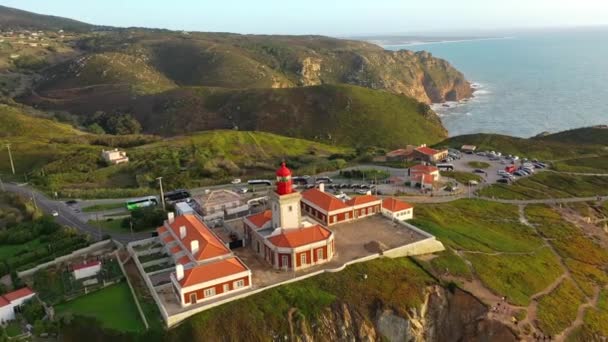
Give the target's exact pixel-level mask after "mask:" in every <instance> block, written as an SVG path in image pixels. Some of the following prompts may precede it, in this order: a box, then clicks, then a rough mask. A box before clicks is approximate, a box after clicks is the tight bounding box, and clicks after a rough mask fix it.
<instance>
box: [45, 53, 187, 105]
mask: <svg viewBox="0 0 608 342" xmlns="http://www.w3.org/2000/svg"><path fill="white" fill-rule="evenodd" d="M48 73H49V74H50V75H52V77H50V78H48V79H47V80H46V81H45V82H44V83H42V84H41V85H40V88H39V91H42V92H45V91H46V90H48V93H47V95H48V96H55V95H56V94H57V93H58V92H61V91H66V90H67V89H73V88H76V89H79V88H85V91H90V90H93V89H94V88H96V87H99V86H107V85H124V86H128V87H131V88H132V90H133V91H134V92H135V93H140V94H144V93H156V92H160V91H164V90H167V89H170V88H173V87H175V84H174V83H173V81H171V80H169V79H167V78H166V77H165V76H164V75H163V74H161V73H159V72H158V71H156V70H155V69H154V68H153V67H151V66H150V65H149V64H148V63H147V62H146V61H145V60H144V59H143V58H142V57H136V56H132V55H127V54H122V53H104V54H91V55H88V56H85V57H81V58H78V59H76V60H72V61H69V62H66V63H63V64H60V65H57V66H55V67H53V68H51V69H50V70H49V71H48Z"/></svg>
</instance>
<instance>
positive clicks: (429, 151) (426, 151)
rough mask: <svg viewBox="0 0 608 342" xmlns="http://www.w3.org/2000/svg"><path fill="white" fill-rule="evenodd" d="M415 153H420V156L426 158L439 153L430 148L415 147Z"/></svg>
mask: <svg viewBox="0 0 608 342" xmlns="http://www.w3.org/2000/svg"><path fill="white" fill-rule="evenodd" d="M416 151H418V152H420V153H422V154H426V155H427V156H434V155H436V154H437V153H439V152H440V151H437V150H436V149H433V148H430V147H426V146H423V147H417V148H416Z"/></svg>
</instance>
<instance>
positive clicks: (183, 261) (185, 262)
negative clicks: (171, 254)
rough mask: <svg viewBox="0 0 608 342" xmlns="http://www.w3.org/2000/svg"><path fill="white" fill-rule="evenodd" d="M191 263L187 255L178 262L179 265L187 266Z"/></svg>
mask: <svg viewBox="0 0 608 342" xmlns="http://www.w3.org/2000/svg"><path fill="white" fill-rule="evenodd" d="M189 262H190V258H189V257H188V256H187V255H184V256H183V257H181V258H179V260H178V261H177V263H178V264H182V265H185V264H187V263H189Z"/></svg>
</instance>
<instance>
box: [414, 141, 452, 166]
mask: <svg viewBox="0 0 608 342" xmlns="http://www.w3.org/2000/svg"><path fill="white" fill-rule="evenodd" d="M447 156H448V150H436V149H434V148H430V147H427V146H426V145H420V146H418V147H416V148H415V149H414V151H413V152H412V157H413V158H414V159H417V160H422V161H425V162H429V163H436V162H438V161H440V160H442V159H445V158H446V157H447Z"/></svg>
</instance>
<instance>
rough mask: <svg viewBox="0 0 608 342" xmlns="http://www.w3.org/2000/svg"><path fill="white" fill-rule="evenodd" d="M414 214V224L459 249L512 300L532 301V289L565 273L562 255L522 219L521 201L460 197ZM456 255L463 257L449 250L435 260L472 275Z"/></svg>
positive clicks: (488, 283)
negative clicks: (507, 203) (505, 202)
mask: <svg viewBox="0 0 608 342" xmlns="http://www.w3.org/2000/svg"><path fill="white" fill-rule="evenodd" d="M415 216H416V217H415V220H414V221H413V224H415V225H416V226H418V227H420V228H422V229H424V230H426V231H428V232H430V233H432V234H434V235H436V236H437V238H438V239H439V240H441V241H442V242H443V243H444V244H445V245H446V247H449V248H451V249H454V250H459V251H460V253H461V255H462V256H463V258H464V259H466V260H468V261H469V262H470V263H471V265H472V267H473V270H474V272H475V274H476V275H477V276H478V277H479V278H480V280H481V281H482V282H483V283H484V284H485V285H486V286H487V287H488V288H490V289H491V290H493V291H494V292H496V293H498V294H500V295H504V296H507V297H508V298H509V301H510V302H512V303H516V304H527V303H528V302H529V300H530V296H531V295H533V294H534V293H536V292H538V291H540V290H542V289H544V288H545V287H546V286H548V285H549V284H550V283H551V282H552V281H553V280H555V279H556V278H557V277H558V276H559V275H560V274H561V269H560V266H559V262H558V260H557V258H556V257H555V256H554V255H553V254H552V253H551V251H550V250H549V249H548V248H546V247H543V246H542V244H543V242H542V240H541V239H540V238H539V236H538V235H536V233H535V232H534V231H533V230H532V229H530V228H529V227H527V226H524V225H522V224H520V223H519V218H518V216H519V215H518V210H517V207H516V206H511V205H505V204H499V203H492V202H486V201H480V200H459V201H455V202H450V203H445V204H432V205H421V204H419V205H417V206H416V214H415ZM479 252H482V253H479ZM496 252H505V254H500V253H499V254H496ZM484 253H487V254H484ZM509 253H513V254H509ZM457 258H461V257H459V256H458V255H456V254H453V253H450V252H446V253H444V254H443V255H441V256H440V257H439V259H438V260H435V259H434V260H432V261H431V266H432V267H433V268H434V269H435V270H436V271H438V273H439V274H442V273H444V272H445V269H446V268H447V269H448V273H450V274H452V275H455V276H463V277H465V278H470V277H471V274H470V271H468V270H467V268H466V266H465V265H463V262H462V261H458V260H457Z"/></svg>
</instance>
